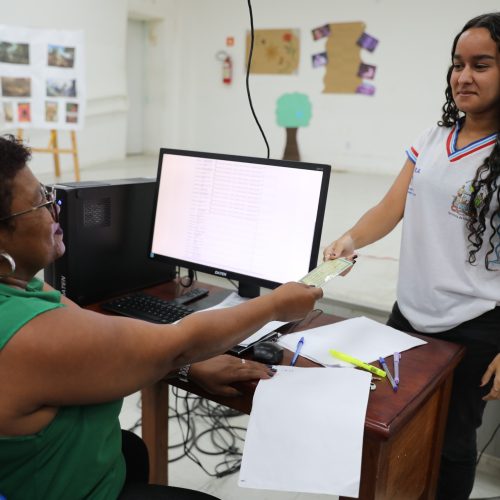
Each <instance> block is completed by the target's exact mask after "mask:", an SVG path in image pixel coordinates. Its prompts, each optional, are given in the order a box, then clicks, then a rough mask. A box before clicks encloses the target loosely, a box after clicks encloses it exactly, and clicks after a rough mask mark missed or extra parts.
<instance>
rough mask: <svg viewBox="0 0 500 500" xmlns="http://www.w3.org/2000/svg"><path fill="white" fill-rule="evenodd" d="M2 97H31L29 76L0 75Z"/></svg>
mask: <svg viewBox="0 0 500 500" xmlns="http://www.w3.org/2000/svg"><path fill="white" fill-rule="evenodd" d="M2 96H3V97H31V78H12V77H9V76H2Z"/></svg>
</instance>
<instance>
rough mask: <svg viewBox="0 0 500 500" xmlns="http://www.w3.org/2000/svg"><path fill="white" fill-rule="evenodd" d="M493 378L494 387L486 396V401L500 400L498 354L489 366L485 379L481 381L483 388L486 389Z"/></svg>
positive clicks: (499, 363)
mask: <svg viewBox="0 0 500 500" xmlns="http://www.w3.org/2000/svg"><path fill="white" fill-rule="evenodd" d="M491 377H494V378H493V386H492V387H491V390H490V392H489V393H488V394H486V396H484V398H483V400H484V401H493V400H495V399H500V354H497V355H496V356H495V357H494V358H493V361H492V362H491V363H490V364H489V365H488V368H487V370H486V371H485V372H484V375H483V378H482V379H481V387H484V386H485V385H486V384H487V383H488V382H489V381H490V380H491Z"/></svg>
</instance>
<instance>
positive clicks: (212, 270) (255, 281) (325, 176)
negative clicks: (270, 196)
mask: <svg viewBox="0 0 500 500" xmlns="http://www.w3.org/2000/svg"><path fill="white" fill-rule="evenodd" d="M165 154H171V155H179V156H192V157H196V158H208V159H214V160H227V161H232V162H240V163H255V164H260V165H272V166H277V167H284V168H300V169H306V170H314V171H319V172H321V173H322V179H321V187H320V193H319V199H318V208H317V217H316V224H315V227H314V232H313V241H312V248H311V256H310V261H309V269H308V271H310V270H312V269H314V268H315V267H316V266H317V263H318V254H319V246H320V243H321V233H322V230H323V221H324V215H325V209H326V200H327V194H328V188H329V182H330V172H331V166H330V165H327V164H321V163H310V162H299V161H292V160H276V159H269V158H260V157H253V156H240V155H232V154H224V153H212V152H207V151H192V150H184V149H171V148H161V149H160V153H159V159H158V169H157V175H156V188H155V199H154V210H153V218H152V221H151V231H150V239H149V248H148V255H149V258H150V259H153V260H157V261H159V262H165V263H168V264H173V265H175V266H179V267H184V268H187V269H192V270H193V271H199V272H203V273H206V274H210V275H212V276H218V277H221V278H227V279H230V280H237V281H238V282H239V283H240V284H243V287H245V286H247V285H249V286H250V287H255V286H257V287H262V288H269V289H274V288H276V287H277V286H279V285H281V284H282V283H278V282H275V281H270V280H266V279H264V278H260V277H256V276H249V275H245V274H240V273H237V272H234V271H231V270H227V269H223V268H216V267H212V266H207V265H204V264H199V263H197V262H192V261H187V260H182V259H179V258H177V257H168V256H165V255H159V254H155V253H153V252H152V246H153V234H154V227H155V221H156V212H157V208H158V193H159V189H160V183H161V175H162V163H163V161H162V160H163V157H164V155H165ZM300 278H301V276H297V278H296V279H297V280H299V279H300Z"/></svg>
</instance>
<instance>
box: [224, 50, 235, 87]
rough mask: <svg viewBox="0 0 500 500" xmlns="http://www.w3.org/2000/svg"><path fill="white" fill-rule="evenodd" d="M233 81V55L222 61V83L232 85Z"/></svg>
mask: <svg viewBox="0 0 500 500" xmlns="http://www.w3.org/2000/svg"><path fill="white" fill-rule="evenodd" d="M232 81H233V61H232V60H231V56H226V58H225V59H224V62H223V63H222V83H225V84H226V85H231V82H232Z"/></svg>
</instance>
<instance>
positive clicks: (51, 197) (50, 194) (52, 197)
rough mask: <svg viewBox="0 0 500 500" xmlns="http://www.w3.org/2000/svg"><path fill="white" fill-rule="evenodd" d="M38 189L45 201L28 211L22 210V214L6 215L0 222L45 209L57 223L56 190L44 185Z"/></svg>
mask: <svg viewBox="0 0 500 500" xmlns="http://www.w3.org/2000/svg"><path fill="white" fill-rule="evenodd" d="M40 189H41V191H42V195H43V197H44V198H45V200H46V201H44V202H43V203H41V204H40V205H37V206H36V207H33V208H29V209H28V210H23V211H22V212H16V213H15V214H11V215H8V216H7V217H3V218H2V219H0V222H4V221H6V220H9V219H13V218H14V217H19V216H20V215H24V214H29V213H30V212H34V211H35V210H38V209H39V208H43V207H45V208H46V209H47V210H48V211H49V212H50V214H51V215H52V218H53V219H54V221H55V222H59V210H58V209H57V207H56V190H55V188H54V187H53V186H45V185H44V184H40Z"/></svg>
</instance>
